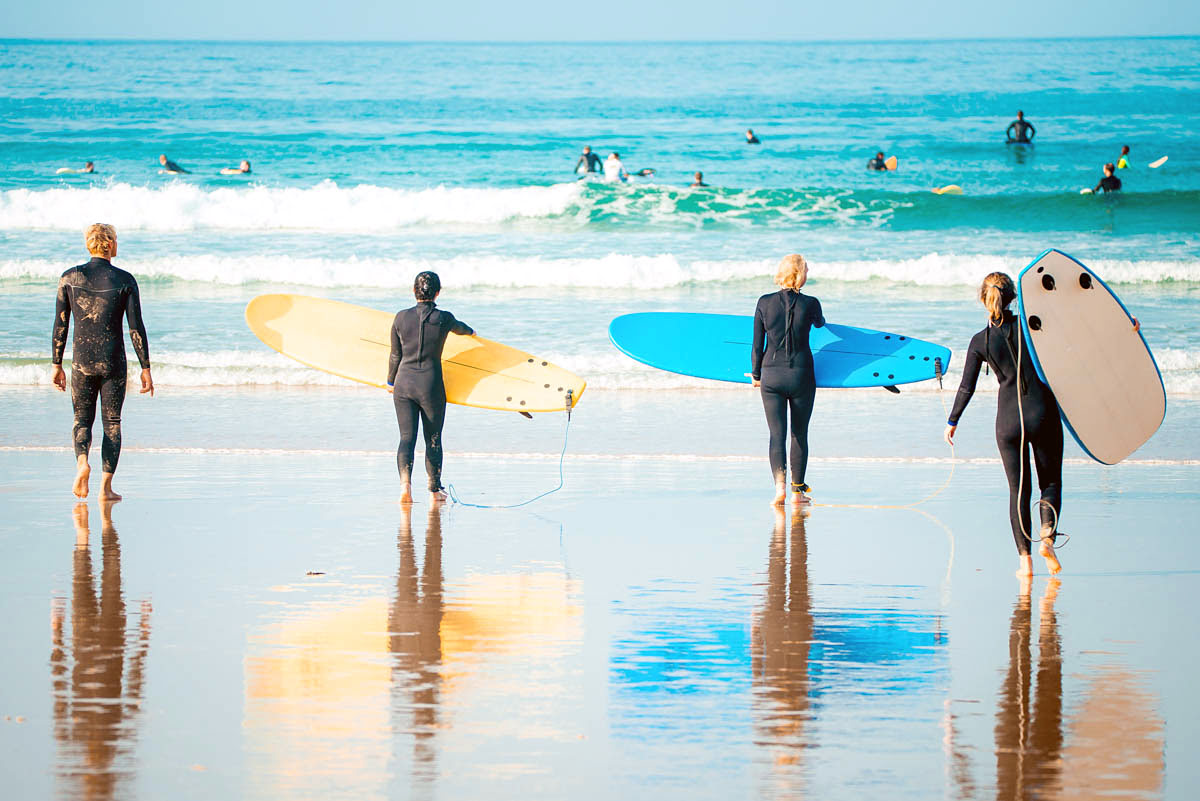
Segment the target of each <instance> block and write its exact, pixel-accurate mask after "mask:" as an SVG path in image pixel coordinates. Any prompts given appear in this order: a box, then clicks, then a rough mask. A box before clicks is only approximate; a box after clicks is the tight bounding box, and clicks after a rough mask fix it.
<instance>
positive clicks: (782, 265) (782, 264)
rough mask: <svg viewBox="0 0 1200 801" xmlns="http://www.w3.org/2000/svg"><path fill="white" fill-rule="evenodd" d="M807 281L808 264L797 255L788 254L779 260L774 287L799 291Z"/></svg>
mask: <svg viewBox="0 0 1200 801" xmlns="http://www.w3.org/2000/svg"><path fill="white" fill-rule="evenodd" d="M806 281H808V262H806V261H805V260H804V257H803V256H801V255H800V254H799V253H789V254H788V255H786V256H784V257H783V258H782V259H780V260H779V267H778V268H777V269H776V270H775V285H776V286H780V287H783V288H784V289H792V290H799V289H800V287H802V286H804V283H805V282H806Z"/></svg>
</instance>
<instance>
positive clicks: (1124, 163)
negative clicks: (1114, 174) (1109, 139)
mask: <svg viewBox="0 0 1200 801" xmlns="http://www.w3.org/2000/svg"><path fill="white" fill-rule="evenodd" d="M1129 166H1130V164H1129V145H1122V146H1121V155H1120V156H1117V169H1118V170H1123V169H1125V168H1126V167H1129Z"/></svg>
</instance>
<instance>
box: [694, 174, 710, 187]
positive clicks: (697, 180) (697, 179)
mask: <svg viewBox="0 0 1200 801" xmlns="http://www.w3.org/2000/svg"><path fill="white" fill-rule="evenodd" d="M693 178H694V180H693V181H692V186H708V184H706V183H704V173H702V172H698V173H696V174H695V176H693Z"/></svg>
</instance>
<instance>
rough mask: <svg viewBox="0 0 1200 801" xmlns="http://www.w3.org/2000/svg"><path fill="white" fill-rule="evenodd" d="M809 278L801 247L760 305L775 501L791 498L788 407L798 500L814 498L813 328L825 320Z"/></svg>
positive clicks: (760, 383)
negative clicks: (809, 290) (808, 477)
mask: <svg viewBox="0 0 1200 801" xmlns="http://www.w3.org/2000/svg"><path fill="white" fill-rule="evenodd" d="M807 280H808V263H807V262H806V261H805V260H804V257H803V256H801V255H800V254H798V253H792V254H789V255H787V256H784V257H783V259H782V260H781V261H780V262H779V268H778V269H777V270H776V271H775V284H776V286H778V287H779V288H780V289H779V291H778V292H772V293H771V294H769V295H763V296H762V297H761V298H759V299H758V306H757V308H755V310H754V344H753V346H752V348H751V351H750V364H751V373H750V377H751V379H752V383H753V385H754V386H756V387H759V388H760V390H761V392H762V401H763V410H764V411H765V412H766V415H767V426H768V428H770V430H771V439H770V446H769V448H768V454H769V458H770V462H771V473H772V475H774V477H775V500H774V501H773V503H774V505H775V506H782V505H783V504H784V502H785V501H786V500H787V467H786V466H785V465H786V464H787V462H788V458H787V457H788V448H787V445H788V413H789V411H790V412H791V417H792V426H791V429H792V433H791V468H792V492H793V493H794V495H793V497H792V503H794V504H796V505H800V504H806V503H808V502H809V499H808V492H809V486H808V484H806V483H804V474H805V471H806V470H807V468H808V423H809V420H810V419H811V418H812V410H813V401H814V400H815V399H816V394H817V378H816V373H815V372H814V369H813V354H812V348H810V347H809V344H808V335H809V332H810V331H811V330H812V329H813V328H814V327H815V328H821V327H822V326H824V325H825V315H824V314H823V313H822V312H821V301H819V300H817V299H816V298H814V297H812V296H810V295H805V294H803V293H801V292H800V288H801V287H803V286H804V283H805V282H806V281H807Z"/></svg>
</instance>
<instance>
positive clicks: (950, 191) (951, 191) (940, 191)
mask: <svg viewBox="0 0 1200 801" xmlns="http://www.w3.org/2000/svg"><path fill="white" fill-rule="evenodd" d="M932 191H933V194H935V195H961V194H962V193H963V190H962V187H961V186H959V185H958V184H947V185H946V186H942V187H938V188H937V189H934V190H932Z"/></svg>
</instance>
